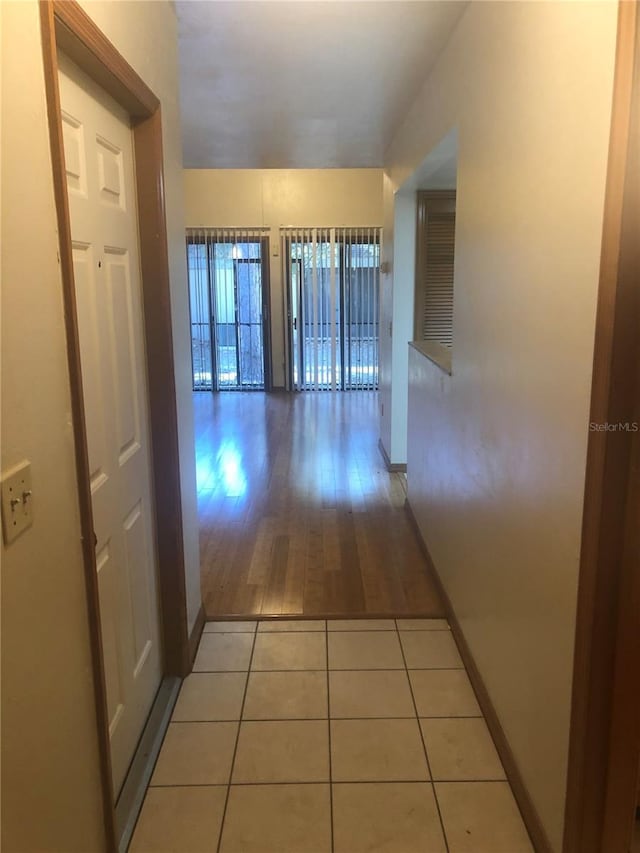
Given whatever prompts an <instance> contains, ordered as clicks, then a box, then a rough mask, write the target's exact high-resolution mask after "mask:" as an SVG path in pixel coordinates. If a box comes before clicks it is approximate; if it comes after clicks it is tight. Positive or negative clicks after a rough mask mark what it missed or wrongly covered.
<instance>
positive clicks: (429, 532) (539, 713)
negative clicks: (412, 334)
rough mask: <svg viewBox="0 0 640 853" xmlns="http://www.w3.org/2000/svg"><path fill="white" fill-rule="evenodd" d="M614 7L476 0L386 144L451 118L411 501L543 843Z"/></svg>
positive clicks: (562, 739) (582, 421) (568, 598)
mask: <svg viewBox="0 0 640 853" xmlns="http://www.w3.org/2000/svg"><path fill="white" fill-rule="evenodd" d="M616 12H617V8H616V4H615V3H582V2H576V3H556V2H550V3H526V2H512V3H511V2H507V3H472V4H471V5H470V6H469V8H468V9H467V12H466V13H465V15H464V17H463V18H462V20H461V22H460V24H459V25H458V27H457V29H456V31H455V32H454V34H453V37H452V39H451V41H450V42H449V44H448V46H447V47H446V49H445V51H444V52H443V54H442V55H441V57H440V59H439V61H438V63H437V65H436V67H435V69H434V71H433V72H432V74H431V76H430V77H429V79H428V80H427V82H426V84H425V86H424V88H423V90H422V92H421V94H420V95H419V97H418V99H417V100H416V102H415V104H414V106H413V108H412V110H411V111H410V113H409V115H408V116H407V119H406V121H405V122H404V124H403V125H402V126H401V127H400V129H399V130H398V132H397V134H396V137H395V139H394V142H393V144H392V147H391V149H390V151H389V153H388V180H389V181H390V182H391V184H392V185H393V187H394V188H397V187H399V186H401V185H402V184H403V182H404V181H405V180H406V179H407V177H408V176H410V175H411V174H412V172H413V171H414V170H415V169H416V168H417V167H418V166H419V164H420V163H421V162H422V161H423V160H424V158H425V156H426V155H427V153H428V152H429V151H430V150H431V149H433V148H434V147H435V146H436V144H437V143H438V142H439V141H440V140H441V139H442V138H443V137H444V136H445V135H446V134H447V133H448V132H449V131H450V130H451V128H453V127H455V126H457V127H458V133H459V136H458V146H459V147H458V206H457V225H456V267H455V305H454V334H453V339H454V344H453V375H452V376H451V377H449V376H448V375H446V374H445V373H443V372H442V371H440V370H439V368H437V367H436V366H435V365H433V364H431V363H430V362H428V361H427V360H426V359H425V358H424V357H423V356H421V355H420V354H418V353H416V352H415V351H414V350H411V352H410V360H409V377H408V378H409V387H410V390H409V441H408V489H409V498H410V501H411V505H412V507H413V509H414V512H415V513H416V516H417V519H418V522H419V525H420V529H421V531H422V533H423V535H424V538H425V540H426V542H427V543H428V546H429V549H430V551H431V554H432V556H433V558H434V562H435V565H436V567H437V569H438V571H439V573H440V576H441V578H442V580H443V582H444V585H445V587H446V589H447V592H448V594H449V596H450V598H451V600H452V602H453V606H454V609H455V611H456V614H457V616H458V619H459V621H460V624H461V626H462V629H463V631H464V634H465V637H466V639H467V641H468V643H469V646H470V648H471V651H472V653H473V656H474V658H475V661H476V663H477V665H478V668H479V670H480V673H481V674H482V677H483V679H484V682H485V684H486V686H487V689H488V691H489V694H490V696H491V699H492V702H493V704H494V706H495V708H496V711H497V713H498V716H499V718H500V722H501V724H502V726H503V728H504V731H505V734H506V736H507V739H508V741H509V743H510V745H511V748H512V750H513V753H514V755H515V759H516V762H517V764H518V766H519V768H520V771H521V773H522V776H523V778H524V781H525V783H526V785H527V787H528V789H529V792H530V794H531V796H532V798H533V802H534V805H535V807H536V809H537V811H538V812H539V815H540V818H541V819H542V822H543V824H544V826H545V828H546V831H547V833H548V835H549V838H550V839H551V843H552V847H553V849H554V850H556V851H558V850H560V848H561V838H562V828H563V810H564V788H565V775H566V764H567V743H568V729H569V712H570V691H571V674H572V655H573V636H574V620H575V606H576V589H577V577H578V559H579V547H580V527H581V514H582V494H583V487H584V473H585V453H586V444H587V431H588V413H589V393H590V382H591V363H592V354H593V337H594V317H595V307H596V292H597V284H598V269H599V253H600V237H601V228H602V216H603V198H604V187H605V172H606V159H607V146H608V133H609V123H610V113H611V93H612V79H613V61H614V50H615V32H616ZM390 197H391V194H389V195H388V196H387V197H386V198H387V207H389V205H390V204H391V198H390ZM390 219H392V215H391V213H390V212H389V210H387V211H386V213H385V221H389V220H390ZM386 236H387V237H388V235H386ZM386 251H387V252H390V251H391V248H390V246H389V245H388V243H387V245H386ZM395 298H398V297H397V296H396V297H395ZM406 298H407V299H409V298H411V296H410V294H409V293H406ZM383 304H385V305H387V304H390V300H385V301H384V302H383ZM383 325H384V321H383ZM383 373H384V371H383ZM396 380H397V381H405V382H406V380H407V377H406V376H404V377H400V378H398V377H394V381H396Z"/></svg>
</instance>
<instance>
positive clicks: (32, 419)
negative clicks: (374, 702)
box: [0, 0, 199, 853]
mask: <svg viewBox="0 0 640 853" xmlns="http://www.w3.org/2000/svg"><path fill="white" fill-rule="evenodd" d="M86 8H87V10H88V12H89V14H90V15H92V16H93V17H94V18H95V19H96V21H97V22H98V24H99V25H100V26H102V27H103V28H104V30H105V32H106V33H107V35H108V36H109V37H110V38H111V39H112V40H113V41H114V42H115V44H116V46H117V47H118V48H119V49H120V50H121V51H122V52H123V53H125V56H126V57H127V58H128V59H129V61H130V62H131V63H132V64H133V65H134V67H135V68H136V70H138V72H139V73H140V74H141V76H142V77H143V78H144V79H145V80H146V81H147V83H149V85H150V86H151V87H152V88H153V89H154V90H155V91H156V93H157V94H158V95H159V97H160V98H161V100H162V104H163V116H164V122H165V126H164V131H165V133H164V143H165V177H166V200H167V214H168V227H169V241H170V252H171V273H172V286H173V287H174V301H173V309H174V317H175V320H176V334H175V346H176V360H177V365H178V373H179V376H178V384H179V394H180V402H181V414H180V417H181V420H180V430H181V455H182V462H183V471H182V475H183V501H184V506H185V521H186V528H185V531H186V532H185V544H186V551H187V557H188V564H189V568H190V572H191V575H190V581H191V586H190V589H191V599H190V600H191V611H192V612H193V609H194V608H195V605H196V598H198V599H199V589H198V587H197V586H196V587H195V592H194V587H193V582H194V581H197V580H199V579H198V578H197V538H196V528H195V525H196V520H195V475H194V473H193V468H194V465H195V463H194V460H193V454H192V447H193V442H192V439H191V435H190V429H191V427H190V418H191V405H190V401H189V393H188V388H189V369H190V364H189V350H188V334H189V330H188V322H187V306H186V287H185V284H184V280H185V270H184V261H183V258H184V250H183V245H184V243H183V233H184V230H183V229H184V220H183V214H182V210H183V207H182V185H181V182H182V174H181V153H180V136H179V129H178V126H177V123H176V120H177V78H176V64H175V57H176V44H175V37H176V23H175V16H174V13H173V11H172V10H171V8H170V6H169V5H164V4H160V3H144V2H143V3H88V4H87V6H86ZM0 15H1V21H2V27H1V30H2V49H1V57H2V144H1V149H2V151H1V156H2V184H1V191H2V294H1V300H2V302H1V307H2V311H1V323H2V351H1V355H2V365H1V369H2V375H1V378H2V402H1V405H2V410H1V429H2V433H1V453H2V459H1V465H2V470H3V471H5V470H7V469H8V468H10V467H12V466H13V465H15V464H16V463H17V462H19V461H20V460H22V459H24V458H27V459H30V460H31V463H32V472H33V488H34V514H35V521H34V525H33V527H32V528H31V529H30V530H29V531H28V532H26V533H24V534H23V535H22V536H21V537H20V538H19V539H17V540H16V541H15V542H14V543H13V544H11V545H10V546H8V547H5V546H4V545H3V546H2V550H1V552H0V554H1V560H2V745H1V751H2V782H3V784H2V848H3V849H4V850H7V851H20V853H31V851H39V853H42V851H54V850H55V851H65V853H73V851H78V853H92V852H93V851H99V850H102V849H104V845H105V842H104V830H103V822H102V814H101V794H100V781H99V766H98V747H97V736H96V722H95V712H94V703H93V687H92V671H91V660H90V653H89V635H88V623H87V607H86V600H85V585H84V575H83V566H82V557H81V551H80V526H79V516H78V505H77V492H76V481H75V464H74V446H73V434H72V428H71V414H70V408H71V404H70V397H69V382H68V373H67V361H66V341H65V331H64V323H63V306H62V287H61V280H60V271H59V264H58V259H57V248H58V239H57V230H56V214H55V208H54V196H53V183H52V178H51V161H50V155H49V136H48V128H47V121H46V104H45V93H44V77H43V66H42V48H41V39H40V24H39V10H38V4H37V3H36V2H35V0H28V2H27V1H26V0H24V1H23V2H2V3H0ZM185 401H186V405H185ZM192 507H193V511H192V509H191V508H192ZM190 514H191V518H190ZM196 593H197V596H196Z"/></svg>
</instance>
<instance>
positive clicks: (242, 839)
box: [130, 619, 533, 853]
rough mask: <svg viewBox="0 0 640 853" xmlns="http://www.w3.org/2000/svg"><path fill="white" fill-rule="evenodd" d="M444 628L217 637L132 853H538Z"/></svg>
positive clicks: (300, 624) (433, 624) (259, 629)
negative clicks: (532, 852)
mask: <svg viewBox="0 0 640 853" xmlns="http://www.w3.org/2000/svg"><path fill="white" fill-rule="evenodd" d="M532 850H533V848H532V846H531V843H530V841H529V838H528V836H527V832H526V830H525V828H524V825H523V823H522V819H521V817H520V813H519V811H518V808H517V806H516V804H515V801H514V799H513V796H512V794H511V790H510V788H509V784H508V782H507V781H506V778H505V774H504V770H503V768H502V765H501V763H500V759H499V758H498V755H497V752H496V750H495V747H494V745H493V742H492V740H491V736H490V735H489V731H488V729H487V726H486V724H485V722H484V719H483V718H482V715H481V712H480V708H479V706H478V703H477V701H476V698H475V695H474V693H473V690H472V688H471V684H470V682H469V679H468V677H467V674H466V672H465V670H464V668H463V664H462V660H461V658H460V655H459V654H458V650H457V648H456V644H455V642H454V640H453V637H452V635H451V632H450V631H449V629H448V625H447V623H446V621H445V620H443V619H397V620H393V619H371V620H338V619H336V620H329V621H328V622H325V621H323V620H308V621H306V620H299V621H289V622H284V621H266V622H209V623H207V625H206V626H205V631H204V633H203V635H202V640H201V642H200V646H199V649H198V654H197V657H196V662H195V666H194V672H193V673H192V675H190V676H189V677H188V678H187V679H185V681H184V683H183V685H182V689H181V692H180V696H179V698H178V701H177V703H176V707H175V709H174V712H173V717H172V721H171V723H170V724H169V728H168V730H167V734H166V736H165V740H164V743H163V746H162V750H161V752H160V756H159V758H158V761H157V763H156V767H155V770H154V773H153V776H152V779H151V784H150V786H149V789H148V791H147V795H146V798H145V802H144V805H143V808H142V812H141V814H140V818H139V820H138V825H137V827H136V831H135V834H134V837H133V840H132V843H131V846H130V851H132V853H169V851H171V853H441V851H442V853H446V851H448V853H529V851H532Z"/></svg>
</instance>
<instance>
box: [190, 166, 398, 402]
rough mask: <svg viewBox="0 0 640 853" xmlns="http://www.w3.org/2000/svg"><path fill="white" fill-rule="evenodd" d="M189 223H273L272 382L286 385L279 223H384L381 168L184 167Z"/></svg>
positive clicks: (271, 270) (265, 226)
mask: <svg viewBox="0 0 640 853" xmlns="http://www.w3.org/2000/svg"><path fill="white" fill-rule="evenodd" d="M184 189H185V206H186V220H187V225H190V226H196V225H200V226H218V227H256V226H260V227H263V228H269V229H270V240H269V242H270V250H271V263H270V280H271V281H270V283H271V337H272V342H273V373H274V377H273V378H274V385H275V386H276V387H282V386H283V385H284V324H283V292H282V275H281V268H280V257H279V245H280V237H279V233H278V229H279V228H280V226H287V225H291V226H309V227H312V226H338V225H347V226H358V225H361V226H362V225H369V226H374V225H382V170H381V169H291V170H286V169H185V172H184Z"/></svg>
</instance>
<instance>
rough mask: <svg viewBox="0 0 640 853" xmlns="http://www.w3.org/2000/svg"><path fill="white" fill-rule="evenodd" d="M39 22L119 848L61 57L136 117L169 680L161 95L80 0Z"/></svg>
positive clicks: (180, 611) (180, 609) (175, 502)
mask: <svg viewBox="0 0 640 853" xmlns="http://www.w3.org/2000/svg"><path fill="white" fill-rule="evenodd" d="M40 22H41V30H42V49H43V64H44V77H45V89H46V100H47V113H48V122H49V136H50V147H51V159H52V168H53V182H54V194H55V203H56V212H57V219H58V229H59V242H60V267H61V273H62V290H63V301H64V317H65V330H66V339H67V361H68V369H69V382H70V389H71V406H72V420H73V433H74V444H75V462H76V474H77V486H78V497H79V510H80V527H81V536H82V551H83V562H84V573H85V584H86V594H87V609H88V620H89V636H90V643H91V656H92V664H93V684H94V697H95V706H96V716H97V728H98V742H99V753H100V766H101V777H102V793H103V809H104V823H105V832H106V841H107V845H108V847H109V849H112V850H115V849H116V848H117V839H116V828H115V797H114V790H113V783H112V777H111V755H110V746H109V720H108V713H107V701H106V682H105V673H104V661H103V651H102V636H101V628H100V606H99V599H98V584H97V572H96V558H95V547H94V532H93V515H92V508H91V490H90V479H89V475H90V472H89V463H88V452H87V432H86V424H85V415H84V395H83V388H82V373H81V367H80V343H79V335H78V319H77V311H76V298H75V284H74V273H73V257H72V248H71V224H70V216H69V204H68V198H67V186H66V171H65V160H64V145H63V136H62V120H61V113H60V93H59V85H58V54H59V52H61V51H62V52H64V53H65V54H66V55H67V56H69V57H70V58H71V59H72V60H73V61H74V62H75V63H76V64H77V65H78V66H79V67H80V68H81V69H82V70H83V71H84V72H85V73H86V74H87V75H88V76H89V77H91V78H92V79H93V80H95V82H96V83H97V84H98V85H100V86H101V87H102V88H103V89H104V90H105V91H106V92H107V93H108V94H109V95H111V97H113V98H114V100H115V101H116V102H117V103H119V104H120V105H121V106H122V107H123V108H124V109H125V110H126V111H127V112H128V114H129V115H130V117H131V122H132V129H133V143H134V150H135V163H136V165H135V180H136V190H137V203H138V222H139V237H140V265H141V280H142V300H143V314H144V336H145V346H146V372H147V378H148V396H149V414H150V433H151V462H152V470H153V483H152V495H153V498H154V504H155V518H156V543H157V561H158V585H159V595H160V610H161V641H162V665H163V675H165V676H179V677H183V676H185V675H186V674H187V673H188V672H189V670H190V668H191V655H190V649H189V631H188V622H187V608H186V588H185V572H184V551H183V530H182V508H181V492H180V467H179V454H178V418H177V404H176V390H175V376H174V363H173V335H172V326H171V301H170V281H169V259H168V246H167V232H166V217H165V207H164V176H163V154H162V116H161V109H160V101H159V100H158V98H157V97H156V96H155V94H154V93H153V92H152V91H151V90H150V89H149V88H148V86H147V85H146V84H145V83H144V81H143V80H142V79H141V78H140V77H139V76H138V75H137V74H136V72H135V71H134V70H133V68H132V67H131V66H130V65H129V64H128V63H127V62H126V60H125V59H124V58H123V57H122V56H121V55H120V53H119V52H118V51H117V50H116V48H115V47H114V46H113V45H112V44H111V42H110V41H109V40H108V39H107V38H106V37H105V36H104V34H103V33H102V32H101V31H100V30H99V29H98V27H97V26H96V25H95V24H94V23H93V21H92V20H91V18H90V17H89V16H88V15H87V14H86V13H85V12H84V11H83V9H82V8H81V7H80V6H79V4H78V3H77V2H75V0H40Z"/></svg>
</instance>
